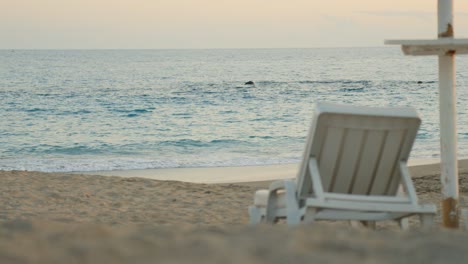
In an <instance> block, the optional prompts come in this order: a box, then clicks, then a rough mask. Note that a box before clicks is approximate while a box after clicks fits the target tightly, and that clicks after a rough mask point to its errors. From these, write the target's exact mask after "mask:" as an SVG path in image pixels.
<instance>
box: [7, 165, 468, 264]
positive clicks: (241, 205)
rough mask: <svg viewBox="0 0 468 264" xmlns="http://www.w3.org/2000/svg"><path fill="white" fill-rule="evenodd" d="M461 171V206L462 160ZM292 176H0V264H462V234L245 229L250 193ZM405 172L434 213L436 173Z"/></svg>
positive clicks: (464, 194) (277, 169)
mask: <svg viewBox="0 0 468 264" xmlns="http://www.w3.org/2000/svg"><path fill="white" fill-rule="evenodd" d="M459 165H460V205H461V207H464V206H465V201H466V199H467V198H468V160H462V161H460V164H459ZM295 169H296V167H295V166H294V165H275V166H266V167H260V168H258V167H251V168H249V167H243V168H199V169H173V170H170V171H160V172H159V175H160V176H154V175H156V174H157V171H156V174H155V171H153V172H151V174H153V176H154V177H156V178H157V177H159V178H160V177H162V176H161V175H166V176H167V175H169V174H171V175H173V177H174V179H179V180H180V179H181V178H183V177H188V176H190V175H191V177H196V175H204V177H207V178H206V179H208V178H210V177H211V178H212V179H222V180H219V181H217V183H214V182H216V181H212V182H213V183H196V182H190V181H189V180H187V181H189V182H182V181H168V180H161V179H159V180H156V179H148V177H147V178H142V177H131V176H132V175H131V172H130V174H128V172H126V173H124V174H125V175H119V176H120V177H118V176H117V177H115V176H114V177H109V176H102V175H101V176H97V175H87V174H63V173H41V172H27V171H11V172H9V171H2V172H0V181H1V184H0V188H1V191H0V197H1V201H2V202H1V203H0V263H2V264H6V263H266V262H270V263H467V261H468V232H466V231H464V230H462V229H460V230H446V229H443V228H440V227H436V228H435V229H434V230H431V231H422V230H420V229H418V228H417V227H418V220H417V219H411V221H410V223H411V227H412V228H411V230H410V231H406V232H402V231H399V230H398V228H397V225H396V224H394V223H391V222H384V223H379V224H378V226H377V230H376V231H372V230H367V229H363V228H362V229H361V228H352V227H350V226H348V225H347V224H346V223H344V222H317V223H314V224H311V225H301V226H298V227H294V228H288V227H287V226H286V225H284V224H281V223H280V224H278V225H275V226H266V225H260V226H255V227H252V226H249V225H248V215H247V207H248V206H249V205H250V204H251V203H252V199H253V194H254V192H255V190H257V189H259V188H264V187H267V186H268V183H269V182H270V181H271V180H273V179H275V178H278V177H285V178H292V177H294V175H295ZM259 170H260V171H262V173H260V174H259ZM410 170H411V173H412V176H413V179H414V184H415V187H416V189H417V192H418V195H419V198H420V200H421V201H423V202H431V203H434V204H437V205H438V204H439V202H440V180H439V175H440V169H439V165H438V164H425V165H413V166H412V167H411V168H410ZM146 173H148V172H146ZM239 173H241V174H242V175H239ZM101 174H105V173H101ZM236 174H237V178H236V177H235V175H236ZM115 175H118V172H115ZM134 175H138V174H135V173H134ZM184 175H185V176H184ZM187 175H188V176H187ZM255 175H256V176H258V177H256V176H255ZM272 175H273V176H272ZM122 176H125V177H122ZM140 176H141V175H140ZM166 176H165V177H166ZM225 176H226V177H225ZM177 177H179V178H177ZM246 178H247V179H250V180H246V181H239V179H241V180H242V179H246ZM233 179H238V180H237V181H234V180H233ZM229 181H230V182H231V183H228V182H229ZM208 182H209V181H208ZM232 182H235V183H232ZM436 220H437V221H440V219H439V218H437V219H436ZM461 225H463V223H461Z"/></svg>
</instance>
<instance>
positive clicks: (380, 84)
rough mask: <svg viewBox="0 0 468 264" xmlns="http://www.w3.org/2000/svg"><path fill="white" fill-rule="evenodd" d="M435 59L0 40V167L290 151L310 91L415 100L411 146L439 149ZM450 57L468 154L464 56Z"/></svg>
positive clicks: (313, 96) (323, 97)
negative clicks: (418, 120)
mask: <svg viewBox="0 0 468 264" xmlns="http://www.w3.org/2000/svg"><path fill="white" fill-rule="evenodd" d="M437 67H438V66H437V59H436V58H435V57H405V56H403V55H402V53H401V52H400V50H399V48H396V47H392V48H334V49H252V50H249V49H242V50H1V51H0V113H1V118H0V170H39V171H54V172H58V171H64V172H70V171H94V170H123V169H146V168H168V167H201V166H248V165H262V164H278V163H292V162H298V161H299V160H300V156H301V155H302V151H303V148H304V144H305V137H306V133H307V130H308V127H309V125H310V121H311V117H312V112H313V108H314V104H315V103H316V102H318V101H329V102H339V103H352V104H356V105H370V106H382V105H391V106H413V107H415V108H416V109H417V110H418V112H419V113H420V115H421V117H422V119H423V124H422V127H421V129H420V131H419V135H418V138H417V142H416V144H415V146H414V151H413V153H412V157H414V158H425V157H430V158H433V157H438V156H439V126H438V123H439V120H438V119H439V117H438V88H437V86H438V84H437V79H438V77H437ZM457 67H458V73H457V83H458V84H457V85H458V98H459V99H458V100H459V101H458V112H459V119H458V126H459V144H460V147H459V154H460V155H461V156H468V112H467V104H466V102H467V99H468V87H467V85H468V70H467V69H468V60H467V59H466V58H464V57H460V58H459V59H457ZM247 81H253V82H254V83H255V85H246V84H245V83H246V82H247Z"/></svg>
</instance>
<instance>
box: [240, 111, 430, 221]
mask: <svg viewBox="0 0 468 264" xmlns="http://www.w3.org/2000/svg"><path fill="white" fill-rule="evenodd" d="M420 123H421V120H420V118H419V117H418V114H417V113H416V111H415V110H414V109H413V108H409V107H404V108H401V107H399V108H375V107H358V106H349V105H337V104H329V103H318V104H317V107H316V111H315V114H314V119H313V122H312V126H311V128H310V131H309V134H308V138H307V144H306V148H305V152H304V156H303V160H302V162H301V165H300V170H299V173H298V174H297V177H296V179H295V180H279V181H275V182H273V183H272V184H271V185H270V188H269V190H259V191H257V192H256V193H255V197H254V205H253V206H250V207H249V215H250V222H251V224H257V223H260V222H267V223H275V222H277V221H278V220H279V219H281V218H285V219H286V221H287V223H288V225H296V224H299V223H300V222H313V221H315V220H349V221H354V223H355V222H356V221H361V222H363V223H365V224H366V225H368V226H370V227H375V221H379V220H396V221H398V222H399V224H400V226H401V228H402V229H406V228H408V218H407V217H409V216H411V215H419V216H420V220H421V224H422V226H423V227H424V228H428V227H430V226H432V225H433V219H434V216H435V214H436V212H437V208H436V206H435V205H433V204H426V205H421V204H419V203H418V198H417V195H416V191H415V189H414V186H413V183H412V180H411V177H410V174H409V171H408V167H407V161H408V158H409V154H410V151H411V148H412V145H413V142H414V140H415V137H416V134H417V131H418V128H419V125H420Z"/></svg>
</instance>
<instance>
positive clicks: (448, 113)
mask: <svg viewBox="0 0 468 264" xmlns="http://www.w3.org/2000/svg"><path fill="white" fill-rule="evenodd" d="M437 8H438V39H426V40H386V41H385V44H398V45H401V46H402V50H403V52H404V53H405V54H406V55H415V56H425V55H437V56H439V108H440V113H439V116H440V146H441V183H442V196H443V198H442V199H443V200H442V221H443V225H444V226H445V227H450V228H457V227H458V218H459V217H458V215H459V212H458V211H459V210H458V160H457V127H456V112H457V111H456V104H457V99H456V89H455V54H468V39H456V38H454V25H453V1H452V0H438V6H437ZM409 70H411V69H409Z"/></svg>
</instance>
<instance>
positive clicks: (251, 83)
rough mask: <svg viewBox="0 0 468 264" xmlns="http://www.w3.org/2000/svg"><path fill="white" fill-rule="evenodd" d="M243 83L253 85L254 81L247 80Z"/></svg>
mask: <svg viewBox="0 0 468 264" xmlns="http://www.w3.org/2000/svg"><path fill="white" fill-rule="evenodd" d="M244 84H245V85H255V83H254V82H253V81H248V82H246V83H244Z"/></svg>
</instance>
